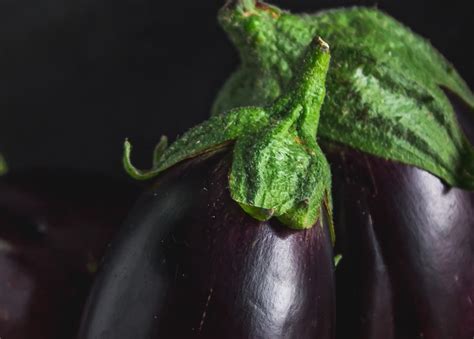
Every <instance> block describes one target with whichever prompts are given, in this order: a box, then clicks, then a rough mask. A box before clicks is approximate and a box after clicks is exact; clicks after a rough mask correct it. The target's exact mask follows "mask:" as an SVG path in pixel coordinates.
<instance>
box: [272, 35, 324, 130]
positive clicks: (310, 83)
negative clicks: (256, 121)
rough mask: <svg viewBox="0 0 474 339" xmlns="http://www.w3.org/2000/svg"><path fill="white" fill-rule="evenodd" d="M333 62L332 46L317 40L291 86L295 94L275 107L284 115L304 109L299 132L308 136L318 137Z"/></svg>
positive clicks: (309, 47)
mask: <svg viewBox="0 0 474 339" xmlns="http://www.w3.org/2000/svg"><path fill="white" fill-rule="evenodd" d="M329 61H330V53H329V45H328V44H327V43H326V42H325V41H324V40H323V39H321V38H320V37H317V38H315V39H313V41H312V42H311V44H310V45H309V46H308V50H307V52H306V53H305V57H304V60H303V61H302V63H303V67H301V68H300V73H299V74H297V75H296V76H295V77H294V78H293V81H292V83H291V84H290V88H291V89H292V90H291V91H290V92H289V93H288V94H287V95H285V96H283V97H281V98H280V99H279V100H277V102H276V103H275V108H276V110H277V111H278V110H279V111H280V112H291V111H292V108H291V107H289V106H292V107H295V106H296V105H300V106H301V107H302V113H301V115H300V116H299V117H298V121H299V123H298V128H299V129H300V130H303V131H304V132H305V134H306V133H307V135H308V136H313V137H314V136H315V135H316V132H317V129H318V123H319V117H320V109H321V106H322V103H323V98H324V95H325V82H326V74H327V70H328V68H329Z"/></svg>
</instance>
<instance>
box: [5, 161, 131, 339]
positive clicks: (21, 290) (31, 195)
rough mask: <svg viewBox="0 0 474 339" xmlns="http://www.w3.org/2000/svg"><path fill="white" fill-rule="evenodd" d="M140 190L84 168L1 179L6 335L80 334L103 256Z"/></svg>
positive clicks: (16, 338) (44, 338)
mask: <svg viewBox="0 0 474 339" xmlns="http://www.w3.org/2000/svg"><path fill="white" fill-rule="evenodd" d="M137 193H138V189H137V187H136V185H134V184H131V183H126V182H125V183H124V182H122V181H120V180H115V179H111V178H109V177H106V176H103V175H99V174H91V173H84V172H76V171H59V170H24V171H21V172H20V171H18V172H12V173H9V174H7V175H5V176H3V177H2V178H0V337H2V338H8V339H30V338H37V339H67V338H71V339H72V338H75V337H76V335H77V329H78V325H79V319H80V314H81V311H82V307H83V305H84V303H85V299H86V296H87V294H88V291H89V288H90V286H91V283H92V279H93V277H94V275H95V272H96V270H97V267H98V265H99V261H100V259H101V257H102V254H103V252H104V250H105V248H106V247H107V244H108V242H109V241H110V239H111V237H112V235H113V234H114V233H115V231H116V230H117V228H118V227H117V225H119V224H120V223H121V222H122V221H123V219H124V217H125V216H126V214H127V211H128V209H129V208H130V207H131V205H132V203H133V202H134V200H135V198H136V196H137Z"/></svg>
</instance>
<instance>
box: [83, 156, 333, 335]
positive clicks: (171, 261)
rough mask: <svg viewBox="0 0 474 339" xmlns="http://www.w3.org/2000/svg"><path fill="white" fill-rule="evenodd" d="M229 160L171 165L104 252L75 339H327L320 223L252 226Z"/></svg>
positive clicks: (324, 238)
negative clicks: (235, 191)
mask: <svg viewBox="0 0 474 339" xmlns="http://www.w3.org/2000/svg"><path fill="white" fill-rule="evenodd" d="M229 164H230V157H228V156H223V155H222V154H219V155H215V156H213V157H212V158H210V159H206V160H202V159H201V160H199V161H192V162H188V163H185V164H183V165H179V166H177V167H175V168H173V169H172V170H171V171H169V172H168V173H167V174H166V175H165V176H163V177H161V178H160V179H158V181H157V182H156V183H155V185H154V187H153V188H152V189H151V190H150V191H148V192H147V193H145V194H144V196H143V197H142V198H141V200H140V201H139V203H138V204H137V206H136V208H135V209H134V210H133V212H132V213H131V216H130V217H129V219H128V221H127V222H126V223H125V225H124V227H123V229H122V231H121V234H120V235H119V236H118V238H116V239H115V242H114V244H113V246H112V248H111V250H110V251H109V252H108V254H107V256H106V258H105V260H104V262H103V265H102V267H101V271H100V273H99V274H98V278H97V279H96V281H95V283H94V287H93V291H92V293H91V295H90V297H89V300H88V306H87V308H86V312H85V314H84V316H83V320H82V327H81V332H80V335H79V338H81V339H98V338H101V339H106V338H110V339H112V338H114V339H121V338H124V339H125V338H126V339H128V338H135V339H145V338H198V337H199V338H300V339H305V338H334V331H335V324H334V318H335V296H334V284H335V282H334V268H333V252H332V246H331V243H330V239H329V234H328V229H327V226H323V227H322V226H321V224H319V223H318V224H317V225H315V226H314V227H313V228H311V229H309V230H304V231H295V230H290V229H288V228H286V227H285V226H283V225H281V224H280V223H279V222H278V221H276V220H274V219H272V220H271V221H270V222H258V221H256V220H255V219H253V218H251V217H249V216H248V215H246V214H245V213H244V212H243V211H242V210H241V208H240V207H239V206H238V205H237V204H236V203H235V202H234V201H232V200H231V198H230V195H229V191H228V187H227V185H228V178H227V176H228V172H229Z"/></svg>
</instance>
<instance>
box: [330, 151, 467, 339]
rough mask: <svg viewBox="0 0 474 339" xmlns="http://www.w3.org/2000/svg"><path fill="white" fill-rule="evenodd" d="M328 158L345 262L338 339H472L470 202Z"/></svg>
mask: <svg viewBox="0 0 474 339" xmlns="http://www.w3.org/2000/svg"><path fill="white" fill-rule="evenodd" d="M326 155H327V156H328V159H329V162H330V163H331V169H332V174H333V200H334V215H335V220H334V221H335V226H336V234H337V244H336V251H337V252H338V253H342V255H343V259H342V261H341V262H340V264H339V266H338V267H337V270H336V279H337V287H336V290H337V324H338V325H341V324H344V326H338V327H337V332H338V333H337V337H338V338H340V339H343V338H349V337H351V338H360V339H362V338H366V339H379V338H385V339H415V338H417V339H427V338H429V339H451V338H452V339H470V338H472V337H473V336H474V305H473V301H474V193H472V192H468V191H464V190H461V189H457V188H450V187H448V186H446V185H445V184H444V183H443V182H442V181H441V180H439V179H438V178H437V177H435V176H433V175H431V174H429V173H427V172H425V171H423V170H420V169H417V168H414V167H411V166H406V165H402V164H399V163H395V162H392V161H386V160H383V159H380V158H376V157H373V156H369V155H367V154H364V153H361V152H357V151H354V150H352V149H349V148H344V147H337V146H336V147H334V146H332V147H326ZM349 334H350V335H349Z"/></svg>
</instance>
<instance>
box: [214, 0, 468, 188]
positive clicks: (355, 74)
mask: <svg viewBox="0 0 474 339" xmlns="http://www.w3.org/2000/svg"><path fill="white" fill-rule="evenodd" d="M236 2H239V1H238V0H236ZM258 3H259V6H255V7H254V10H252V11H248V12H242V11H239V10H236V7H224V8H223V9H222V10H221V12H220V15H219V21H220V23H221V25H222V27H223V28H224V29H225V31H226V32H227V34H228V35H229V37H230V39H231V40H232V42H233V43H234V44H235V45H236V47H237V49H238V50H239V52H240V56H241V66H240V67H239V69H238V70H237V71H236V72H235V73H234V74H233V75H232V76H231V77H230V78H229V80H228V81H227V82H226V84H225V85H224V87H223V88H222V89H221V92H220V94H219V95H218V97H217V99H216V101H215V103H214V108H213V113H214V114H221V113H223V112H225V111H227V110H228V109H230V108H232V107H236V106H242V105H265V104H268V103H270V102H272V101H273V100H274V99H275V98H277V97H279V96H280V95H281V93H282V92H284V91H285V90H286V88H287V86H288V84H289V83H290V81H291V80H290V79H291V78H292V77H293V71H294V69H295V67H294V66H295V65H297V64H298V63H299V60H300V56H301V55H302V53H303V51H304V49H305V46H306V45H307V43H308V41H309V40H310V39H311V37H312V36H313V35H315V34H319V35H322V36H324V38H325V39H326V41H328V42H329V44H330V45H331V49H332V53H331V54H332V64H331V68H330V70H329V72H328V75H327V82H326V87H327V90H328V93H329V95H328V96H327V98H326V99H325V102H324V105H323V107H322V109H321V119H320V128H319V132H318V138H320V139H321V140H326V141H330V142H336V143H340V144H344V145H347V146H349V147H352V148H355V149H358V150H360V151H363V152H367V153H369V154H372V155H375V156H379V157H382V158H385V159H389V160H393V161H397V162H401V163H404V164H408V165H413V166H417V167H419V168H421V169H424V170H426V171H428V172H431V173H432V174H434V175H436V176H438V177H439V178H441V179H442V180H444V181H445V182H446V183H448V184H449V185H452V186H457V187H461V188H465V189H471V190H474V148H473V146H472V145H471V144H470V143H469V142H468V140H467V139H466V137H465V136H464V134H463V132H462V130H461V129H460V127H459V125H458V122H457V120H456V116H455V113H454V109H453V106H452V105H451V103H450V102H449V100H448V98H447V97H446V95H445V93H444V92H443V90H442V88H446V89H448V90H450V92H452V93H454V94H456V95H457V96H459V97H460V98H462V99H463V100H464V101H465V102H466V103H467V104H468V105H469V106H470V107H472V108H474V95H473V94H472V92H471V91H470V89H469V88H468V86H467V85H466V83H465V82H464V81H463V80H462V79H461V77H460V76H459V74H458V73H457V72H456V71H455V69H454V68H453V66H452V65H451V64H449V62H448V61H446V60H445V59H444V58H443V56H442V55H441V54H439V53H438V52H437V51H436V50H435V49H434V48H433V47H432V46H431V45H430V44H429V42H428V41H426V40H424V39H423V38H421V37H419V36H417V35H416V34H414V33H413V32H411V31H410V30H409V29H408V28H406V27H404V26H403V25H402V24H400V23H399V22H397V21H396V20H394V19H393V18H391V17H389V16H388V15H386V14H384V13H382V12H381V11H378V10H376V9H373V8H363V7H353V8H342V9H333V10H327V11H321V12H318V13H315V14H311V15H308V14H292V13H289V12H287V11H284V10H281V9H277V8H275V7H272V11H271V12H270V11H268V10H267V9H266V7H268V6H270V5H265V4H263V3H261V2H258ZM273 13H278V15H274V14H273Z"/></svg>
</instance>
